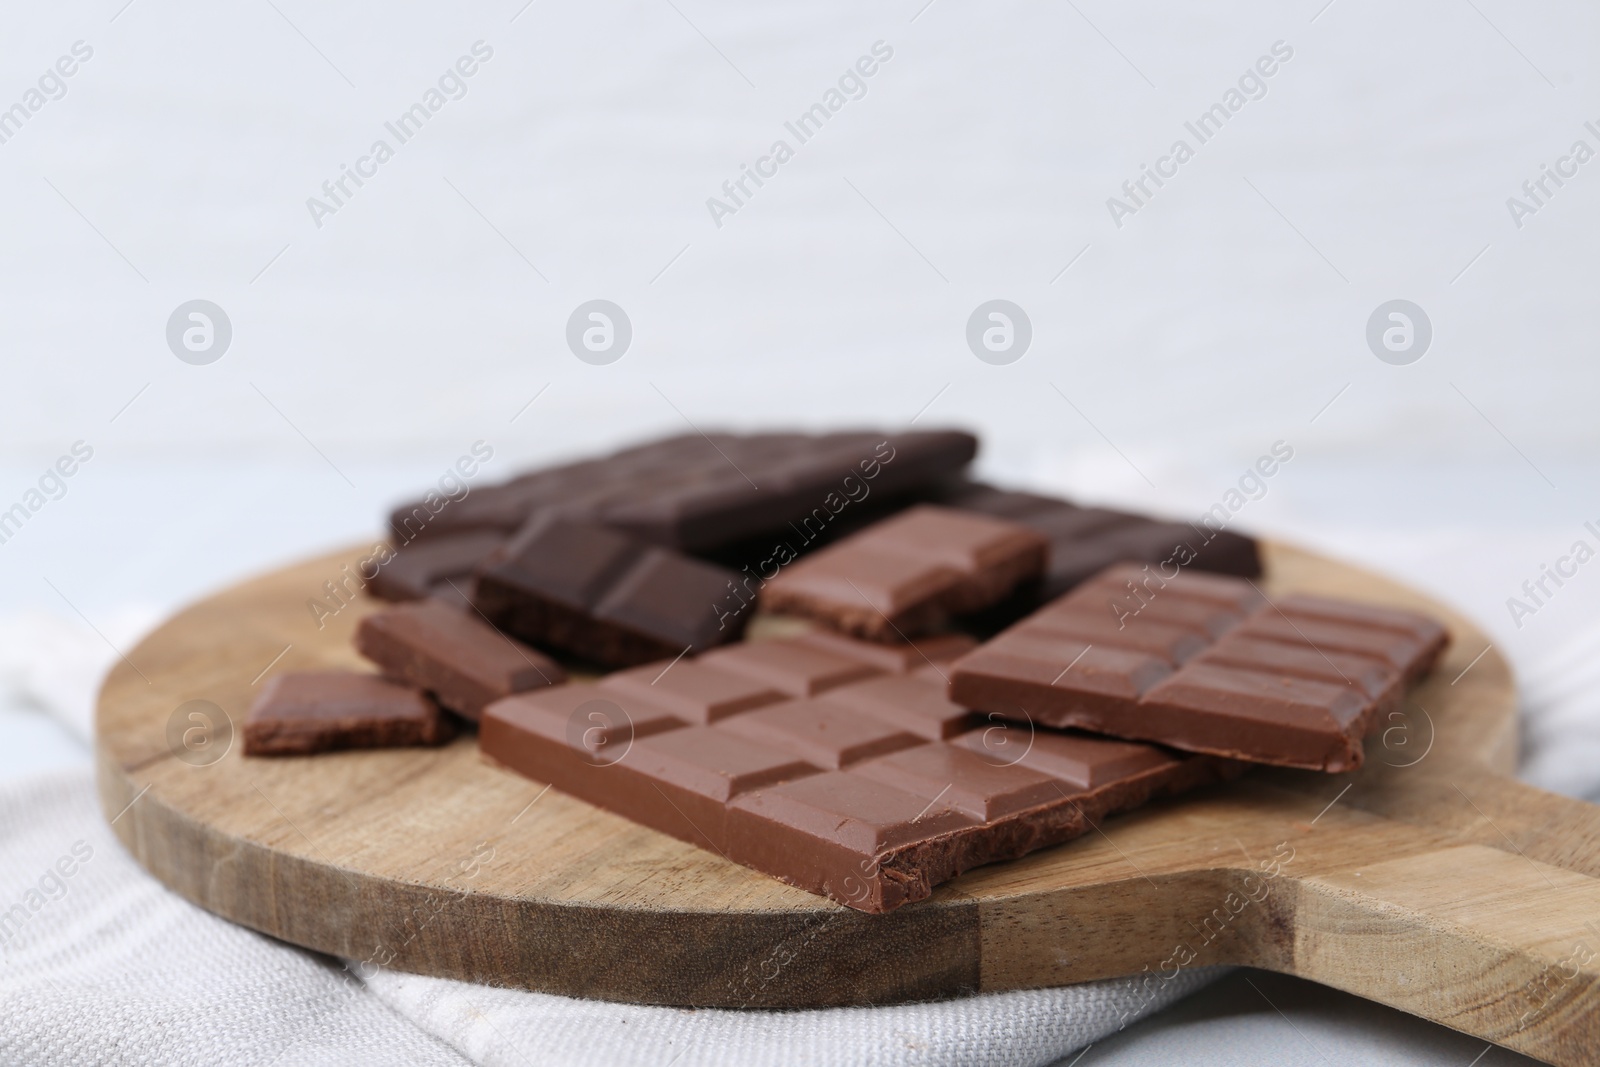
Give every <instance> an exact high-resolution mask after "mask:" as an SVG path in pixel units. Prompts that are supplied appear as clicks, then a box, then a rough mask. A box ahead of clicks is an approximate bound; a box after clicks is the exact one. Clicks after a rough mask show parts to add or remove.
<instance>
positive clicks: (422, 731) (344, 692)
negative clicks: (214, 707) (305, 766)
mask: <svg viewBox="0 0 1600 1067" xmlns="http://www.w3.org/2000/svg"><path fill="white" fill-rule="evenodd" d="M446 610H448V609H446ZM454 734H455V729H454V727H453V726H452V725H451V723H450V720H449V719H448V718H447V717H446V716H445V715H444V713H443V712H441V711H440V710H439V705H438V704H435V703H434V702H433V700H432V699H431V698H430V697H428V696H427V695H425V694H423V693H419V692H418V691H417V690H415V689H410V688H407V687H406V686H403V685H400V684H398V683H396V682H391V681H389V680H387V679H385V678H380V677H378V676H377V675H375V674H358V673H356V672H354V671H294V672H291V673H288V674H279V675H274V676H273V677H272V678H269V679H268V680H267V683H266V685H265V686H263V687H262V689H261V695H260V696H258V697H257V698H256V701H255V703H254V704H253V705H251V708H250V714H249V715H248V716H246V717H245V721H244V752H245V755H247V756H303V755H307V754H309V753H312V752H324V751H328V750H331V749H340V748H390V747H394V746H399V745H440V744H443V743H444V742H446V741H448V740H450V738H451V737H452V736H454Z"/></svg>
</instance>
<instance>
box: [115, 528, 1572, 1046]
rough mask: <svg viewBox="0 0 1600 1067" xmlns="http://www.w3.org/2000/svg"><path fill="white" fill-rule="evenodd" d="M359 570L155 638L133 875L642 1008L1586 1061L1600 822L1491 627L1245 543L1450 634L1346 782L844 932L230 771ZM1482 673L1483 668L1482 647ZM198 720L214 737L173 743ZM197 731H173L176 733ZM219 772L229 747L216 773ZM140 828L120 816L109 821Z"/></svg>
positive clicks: (694, 877) (1200, 796) (301, 765)
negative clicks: (954, 1006) (1019, 1012)
mask: <svg viewBox="0 0 1600 1067" xmlns="http://www.w3.org/2000/svg"><path fill="white" fill-rule="evenodd" d="M363 554H364V553H362V552H360V551H355V550H352V551H350V552H345V553H340V554H336V555H331V556H327V557H325V558H322V559H316V560H312V561H310V562H307V563H304V564H301V565H298V566H294V567H290V568H288V569H285V570H282V571H278V572H276V573H273V574H269V575H267V576H265V577H262V578H259V579H256V580H255V581H251V582H247V583H245V584H243V585H240V586H237V587H235V588H232V589H229V590H226V591H225V592H222V593H220V594H218V595H216V596H213V597H210V598H209V599H206V600H202V601H200V602H198V603H196V604H194V605H192V606H191V607H189V608H186V609H185V610H183V611H182V612H180V613H178V614H177V615H176V616H174V617H173V618H172V619H170V620H168V621H167V623H166V624H165V625H163V626H162V627H161V628H160V629H158V630H157V631H155V632H154V633H153V634H151V635H150V636H149V637H148V638H146V639H145V641H144V642H142V643H141V644H140V645H139V646H138V647H137V648H135V649H133V650H132V651H131V652H130V653H129V655H128V662H125V663H122V664H120V665H119V666H118V667H117V668H116V669H115V670H114V671H112V673H111V675H110V676H109V678H108V679H107V680H106V683H105V686H104V688H103V689H102V691H101V693H100V700H99V712H98V725H97V732H98V744H97V760H98V773H99V787H100V797H101V803H102V805H103V807H104V809H105V812H106V815H107V818H112V817H115V816H118V815H119V813H121V817H120V818H117V819H116V822H115V823H114V828H115V830H116V833H117V835H118V836H119V837H120V838H121V840H122V841H123V843H124V844H125V845H126V846H127V847H128V849H129V850H130V851H131V852H132V853H133V854H134V855H135V856H136V857H137V858H138V859H139V861H140V862H141V863H142V864H143V865H144V866H145V868H146V869H148V870H149V871H150V872H151V873H152V874H153V875H155V877H156V878H158V879H160V880H161V881H162V882H164V883H165V884H167V885H168V886H170V887H171V888H173V889H174V890H176V891H177V892H178V893H180V894H182V895H183V896H185V897H187V898H188V899H190V900H192V901H194V902H195V903H196V904H199V905H200V906H202V907H204V908H207V909H209V910H211V911H213V912H215V913H217V914H218V915H222V916H224V917H226V918H229V919H232V920H234V921H236V922H239V923H243V924H244V925H246V926H250V927H253V928H255V929H257V930H260V931H263V932H265V933H268V934H271V935H273V936H275V937H279V938H282V939H284V940H286V941H291V942H294V943H296V944H299V945H304V946H306V947H308V948H312V949H317V950H320V951H323V952H327V953H332V954H335V955H338V956H342V957H345V958H348V959H353V960H358V961H362V962H363V963H364V964H366V965H367V966H392V967H395V968H399V969H402V970H407V971H415V972H420V973H424V974H434V975H444V976H448V977H452V978H463V979H469V980H472V981H478V982H490V983H497V984H505V985H513V986H521V987H525V988H528V989H538V990H544V991H548V992H553V993H562V994H567V995H570V996H582V997H599V998H606V999H611V1000H620V1001H632V1002H639V1003H652V1004H672V1005H695V1006H720V1007H752V1008H775V1007H817V1006H827V1005H847V1004H866V1003H873V1004H883V1003H887V1002H894V1001H904V1000H914V999H928V998H935V997H941V996H949V995H953V994H959V993H969V992H974V991H991V990H1002V989H1024V988H1033V987H1040V986H1053V985H1063V984H1067V983H1071V982H1081V981H1084V980H1087V979H1093V978H1104V977H1109V976H1114V975H1125V974H1131V973H1141V972H1143V973H1145V974H1147V975H1148V981H1149V982H1150V983H1151V988H1152V989H1153V988H1156V987H1157V986H1158V985H1159V983H1160V982H1162V981H1163V980H1164V979H1163V978H1162V975H1173V974H1175V973H1177V972H1178V971H1180V970H1182V969H1184V968H1189V967H1199V966H1205V965H1208V964H1215V963H1242V964H1250V965H1253V966H1257V967H1265V968H1269V969H1272V970H1277V971H1282V972H1285V973H1288V974H1295V975H1300V976H1303V977H1305V978H1310V979H1314V980H1316V981H1319V982H1323V983H1326V984H1328V985H1331V986H1335V987H1337V988H1340V989H1344V990H1348V991H1350V992H1352V993H1356V994H1359V995H1361V996H1364V997H1368V998H1370V999H1373V1000H1376V1001H1381V1002H1382V1003H1385V1004H1390V1005H1393V1006H1394V1007H1397V1008H1400V1009H1402V1010H1404V1011H1408V1012H1412V1013H1414V1014H1417V1015H1420V1016H1423V1017H1425V1018H1428V1019H1432V1020H1435V1021H1437V1022H1440V1023H1443V1024H1445V1025H1446V1026H1450V1027H1454V1028H1455V1029H1457V1030H1462V1031H1465V1032H1467V1033H1470V1034H1475V1035H1477V1036H1479V1037H1482V1038H1484V1039H1486V1040H1489V1041H1493V1042H1497V1043H1499V1044H1501V1045H1505V1046H1507V1047H1509V1048H1514V1049H1517V1050H1519V1051H1522V1052H1526V1053H1529V1054H1531V1055H1533V1056H1537V1057H1540V1058H1542V1059H1546V1060H1549V1061H1551V1062H1553V1063H1558V1064H1592V1063H1596V1062H1600V1059H1597V1057H1600V985H1597V984H1596V983H1597V980H1600V808H1597V807H1594V806H1591V805H1587V804H1583V803H1580V802H1577V801H1572V800H1567V799H1563V798H1560V797H1557V796H1554V795H1551V794H1548V793H1543V792H1540V791H1539V790H1536V789H1533V788H1531V787H1529V786H1525V785H1522V784H1519V783H1518V782H1516V781H1515V780H1513V779H1512V778H1511V777H1509V775H1510V773H1511V771H1512V769H1513V766H1514V762H1515V757H1516V750H1517V723H1516V718H1515V693H1514V688H1513V685H1512V679H1511V675H1510V672H1509V670H1508V668H1507V666H1506V663H1505V662H1504V660H1503V659H1502V658H1501V657H1500V655H1499V654H1498V653H1497V652H1495V651H1494V650H1493V649H1490V648H1488V641H1487V639H1486V638H1485V637H1484V635H1483V634H1482V633H1480V632H1479V631H1478V630H1477V629H1475V628H1474V627H1473V626H1472V625H1471V624H1469V623H1468V622H1467V621H1466V620H1464V619H1462V618H1461V617H1460V616H1458V615H1456V614H1455V613H1453V612H1451V611H1450V610H1449V609H1448V608H1445V607H1443V606H1441V605H1439V604H1435V603H1432V602H1430V601H1428V600H1427V599H1426V598H1424V597H1422V596H1420V595H1418V594H1416V593H1413V592H1410V591H1408V590H1406V589H1404V588H1401V587H1400V586H1397V585H1395V584H1393V583H1391V582H1389V581H1387V580H1385V579H1383V578H1380V577H1377V576H1375V575H1372V574H1369V573H1366V572H1363V571H1360V570H1357V569H1354V568H1352V567H1349V566H1345V565H1343V564H1339V563H1335V562H1333V561H1331V560H1328V559H1325V558H1322V557H1318V556H1315V555H1312V554H1310V553H1307V552H1303V551H1299V550H1296V549H1293V548H1288V547H1285V546H1281V545H1268V546H1266V558H1267V568H1268V579H1267V580H1266V581H1265V584H1264V588H1265V589H1266V590H1267V592H1268V593H1269V595H1273V594H1276V593H1279V592H1287V591H1289V590H1307V591H1316V592H1325V593H1333V594H1338V595H1342V596H1349V597H1355V598H1360V599H1365V600H1371V601H1375V602H1384V603H1392V604H1397V605H1404V606H1407V607H1414V608H1419V609H1422V610H1425V611H1428V612H1431V613H1433V614H1435V615H1437V616H1439V617H1441V618H1444V619H1446V620H1448V622H1449V625H1450V628H1451V631H1452V635H1453V639H1454V640H1453V644H1452V646H1451V648H1450V651H1449V653H1448V654H1447V656H1446V658H1445V660H1444V662H1443V664H1442V665H1441V666H1440V668H1439V669H1438V670H1437V671H1436V672H1435V674H1434V676H1433V677H1432V679H1431V680H1430V681H1428V682H1427V683H1426V684H1425V685H1423V686H1422V687H1421V688H1420V689H1419V690H1417V692H1416V693H1415V694H1414V696H1415V699H1414V700H1413V701H1412V702H1410V703H1409V704H1408V705H1407V708H1406V711H1405V712H1404V713H1403V715H1401V716H1399V717H1396V718H1394V719H1392V720H1391V722H1390V723H1388V724H1385V726H1384V732H1383V733H1382V734H1379V735H1374V736H1373V737H1372V738H1370V739H1369V741H1368V760H1367V766H1366V767H1365V768H1364V769H1363V770H1362V771H1360V772H1359V773H1357V774H1353V775H1339V776H1333V775H1324V774H1317V773H1310V772H1291V771H1269V770H1259V771H1256V772H1253V773H1252V774H1250V775H1248V776H1247V777H1246V778H1244V779H1243V780H1241V781H1238V782H1234V783H1230V784H1227V785H1224V786H1217V787H1213V788H1210V789H1208V790H1203V791H1201V792H1198V793H1193V794H1189V795H1187V796H1184V797H1181V798H1178V799H1175V800H1172V801H1169V802H1162V803H1157V804H1153V805H1151V806H1149V807H1147V808H1144V809H1142V810H1140V811H1137V812H1134V813H1131V814H1129V815H1124V816H1119V817H1116V818H1113V819H1110V820H1108V821H1107V822H1106V823H1105V825H1104V826H1103V827H1102V828H1101V830H1100V832H1096V833H1092V834H1090V835H1088V836H1086V837H1084V838H1081V839H1079V840H1078V841H1075V842H1071V843H1069V844H1066V845H1063V846H1060V847H1057V848H1053V849H1048V850H1046V851H1044V852H1041V853H1037V854H1035V855H1033V856H1030V857H1027V858H1024V859H1021V860H1016V861H1012V862H1010V863H1004V864H999V865H995V866H992V867H988V868H982V869H980V870H977V871H974V872H972V873H970V874H967V875H966V876H964V877H962V878H960V879H957V880H956V881H954V882H951V883H949V884H948V885H946V886H944V887H942V888H940V889H939V890H937V891H936V892H935V893H934V895H933V897H932V898H931V899H930V900H927V901H924V902H921V903H918V904H914V905H910V906H907V907H904V908H902V909H900V910H898V911H895V912H893V913H891V914H889V915H884V916H876V915H863V914H860V913H857V912H853V911H850V910H848V909H845V908H842V907H839V906H838V905H835V904H832V903H830V902H829V901H827V900H824V899H822V898H820V897H815V896H812V895H810V894H808V893H804V892H801V891H800V890H797V889H793V888H790V887H788V886H785V885H783V884H781V883H779V882H776V881H774V880H772V879H770V878H767V877H765V876H763V875H760V874H757V873H755V872H754V871H750V870H747V869H745V868H743V867H739V866H736V865H734V864H731V863H728V862H726V861H725V860H723V859H722V858H721V857H719V856H716V855H714V854H712V853H708V852H703V851H701V850H699V849H696V848H694V847H692V846H690V845H686V844H683V843H681V842H679V841H676V840H674V839H672V838H669V837H666V836H664V835H662V834H659V833H656V832H654V831H651V830H647V829H644V828H642V827H639V826H636V825H634V824H633V823H630V822H629V821H627V820H625V819H622V818H620V817H618V816H615V815H611V814H608V813H606V812H603V811H600V810H598V809H596V808H593V807H590V806H589V805H588V804H585V803H583V802H581V801H578V800H574V799H571V798H569V797H567V796H566V795H564V794H562V793H559V792H557V791H555V790H549V791H546V790H545V787H543V786H542V785H540V784H538V783H536V782H532V781H529V780H527V779H525V778H521V777H518V776H517V775H515V774H512V773H510V772H507V771H504V770H500V769H497V768H495V767H491V766H489V765H488V764H486V763H485V762H484V761H483V760H482V759H480V758H479V756H478V753H477V747H476V743H475V739H474V738H473V737H471V736H467V737H463V738H460V739H458V740H457V741H456V742H455V743H453V744H451V745H449V746H447V747H445V748H442V749H399V750H388V751H374V752H349V753H338V754H329V755H322V756H314V757H310V758H296V759H249V760H247V759H244V758H242V757H241V756H240V752H239V750H240V746H239V745H238V744H237V743H236V739H235V743H231V744H230V741H229V738H228V736H227V734H228V732H229V731H228V724H229V722H230V721H231V724H232V725H233V726H234V727H237V726H238V725H239V724H240V723H241V722H242V721H243V717H244V714H245V712H246V710H247V708H248V707H249V704H250V701H251V699H252V698H253V697H254V695H255V694H256V693H257V692H258V691H259V683H260V679H261V678H262V677H264V676H265V675H266V674H267V673H270V672H271V671H281V670H291V669H297V668H311V667H327V666H350V667H359V666H360V665H361V661H360V660H359V658H358V657H357V656H356V653H355V652H354V650H353V649H352V648H351V644H350V637H351V634H352V632H353V630H354V628H355V623H356V620H357V619H358V617H359V616H360V615H361V614H363V613H364V612H366V611H369V610H373V608H374V607H375V604H374V603H373V602H370V601H365V600H363V599H361V598H357V599H356V600H355V601H354V602H352V603H350V604H348V606H345V607H343V608H341V609H340V610H339V611H338V612H337V613H336V614H334V615H333V616H331V617H325V618H324V619H323V620H322V622H323V624H324V625H323V627H322V628H321V629H319V628H318V625H317V621H316V619H315V618H314V615H313V612H312V611H311V609H310V608H309V607H308V603H307V602H308V600H309V599H311V598H318V599H321V600H322V601H323V603H324V604H325V605H327V606H328V607H332V606H333V605H334V602H333V601H331V600H329V599H328V598H327V594H326V589H325V587H324V582H326V581H329V580H332V581H333V582H335V583H336V584H337V583H338V582H339V581H340V580H341V578H342V575H343V573H344V572H343V570H342V568H343V567H344V566H345V565H346V564H350V570H352V571H353V570H354V569H355V566H354V564H355V561H356V560H358V559H359V558H361V556H362V555H363ZM1486 649H1487V651H1486ZM190 701H209V702H211V703H212V704H214V705H216V706H217V707H219V708H220V709H221V710H222V711H223V712H225V714H226V717H227V719H226V721H224V720H222V719H221V718H220V717H219V716H216V715H213V716H212V718H213V719H216V720H217V721H216V722H215V723H214V724H208V723H207V721H206V719H205V718H204V717H203V715H202V717H201V718H193V717H192V716H191V713H192V712H194V711H195V710H196V709H197V708H198V709H200V710H201V711H202V712H203V711H204V709H205V705H190V704H188V703H187V702H190ZM186 705H187V706H186ZM224 750H225V751H224ZM130 805H131V807H130Z"/></svg>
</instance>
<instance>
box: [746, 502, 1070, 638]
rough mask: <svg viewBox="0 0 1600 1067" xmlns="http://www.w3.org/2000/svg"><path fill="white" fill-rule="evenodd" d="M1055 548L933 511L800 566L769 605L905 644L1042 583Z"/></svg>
mask: <svg viewBox="0 0 1600 1067" xmlns="http://www.w3.org/2000/svg"><path fill="white" fill-rule="evenodd" d="M1049 549H1050V543H1049V541H1047V540H1046V539H1045V537H1044V535H1043V534H1041V533H1039V532H1038V531H1036V530H1033V529H1031V528H1030V527H1027V526H1023V525H1020V524H1018V523H1015V522H1010V521H1007V520H1005V519H998V518H994V517H992V516H988V515H982V514H978V513H976V512H964V511H957V510H955V509H952V508H943V507H936V506H933V505H928V504H924V505H919V506H916V507H912V508H908V509H907V510H906V511H903V512H901V513H900V514H898V515H896V516H894V517H893V518H889V519H885V520H883V521H882V522H879V523H877V524H876V525H873V526H869V527H867V528H866V529H865V530H862V531H860V532H859V533H855V534H852V535H851V536H849V537H846V538H844V539H843V540H841V541H837V542H835V543H834V544H832V545H830V546H828V547H827V548H823V549H820V550H818V551H816V552H813V553H812V554H810V555H808V556H806V557H804V558H803V559H800V560H798V561H797V562H794V563H791V564H790V565H789V566H788V567H786V568H784V569H783V570H781V571H780V572H779V573H778V575H777V576H776V577H775V578H773V579H772V580H771V581H769V582H767V583H766V584H765V585H764V586H763V587H762V590H761V601H762V605H763V606H764V607H766V608H767V609H768V610H769V611H774V612H779V613H788V614H792V615H801V616H805V617H807V618H810V619H815V620H817V621H818V622H821V623H823V624H824V625H826V626H828V627H830V628H832V629H834V630H839V631H842V632H844V633H848V634H853V635H855V636H857V637H864V638H867V639H868V640H872V641H903V640H906V639H907V638H909V637H912V636H916V635H919V634H922V633H924V632H927V631H929V630H932V629H935V628H937V627H939V626H942V625H944V624H945V623H948V622H949V621H950V620H951V619H952V618H954V617H955V616H958V615H962V614H966V613H969V612H973V611H977V610H979V609H981V608H987V607H991V606H992V605H994V604H996V603H998V602H999V601H1001V600H1004V599H1005V598H1006V597H1007V596H1008V595H1009V594H1011V593H1012V592H1013V591H1015V590H1016V588H1017V587H1018V586H1020V585H1024V584H1026V583H1028V582H1032V581H1037V580H1038V579H1039V577H1040V576H1041V575H1042V574H1043V573H1044V569H1045V557H1046V554H1047V553H1048V552H1049Z"/></svg>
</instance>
